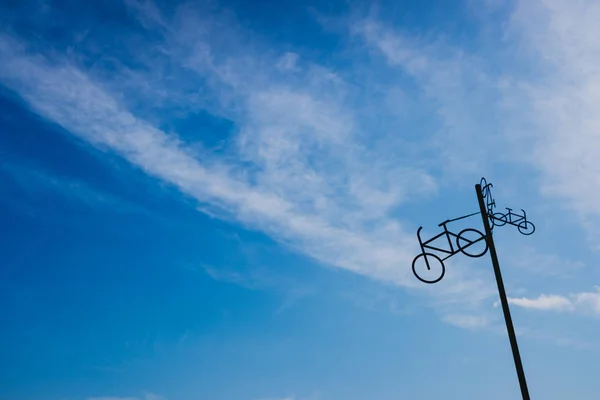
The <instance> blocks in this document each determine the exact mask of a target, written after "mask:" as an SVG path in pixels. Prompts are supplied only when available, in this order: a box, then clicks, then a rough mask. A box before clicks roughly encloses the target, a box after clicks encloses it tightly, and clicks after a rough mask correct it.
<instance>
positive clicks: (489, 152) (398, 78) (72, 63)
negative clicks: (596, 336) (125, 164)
mask: <svg viewBox="0 0 600 400" xmlns="http://www.w3.org/2000/svg"><path fill="white" fill-rule="evenodd" d="M492 3H493V2H491V3H490V7H497V4H495V5H494V4H492ZM583 3H586V2H582V4H583ZM126 4H127V5H128V6H129V7H130V9H131V10H132V12H134V13H135V15H136V16H137V18H138V21H139V22H140V24H141V26H142V27H143V28H144V29H146V30H150V31H152V33H153V35H152V38H153V39H152V41H151V42H149V43H148V45H147V46H136V47H135V49H133V48H127V47H125V48H123V49H120V50H122V52H123V53H124V54H127V56H128V57H132V59H133V60H135V61H136V62H137V63H139V64H141V65H143V66H144V67H143V68H140V69H139V70H136V69H133V68H131V67H124V66H123V65H118V66H117V67H116V68H115V71H111V74H102V73H98V72H97V70H94V71H92V70H89V69H85V68H84V67H82V65H81V63H79V62H78V61H77V58H73V57H70V56H68V55H60V54H59V55H57V54H52V55H48V54H42V53H40V52H38V51H37V50H35V49H34V48H33V47H31V46H28V44H27V43H26V42H24V41H23V40H21V39H20V38H18V37H16V36H14V35H11V34H9V33H6V32H5V33H3V34H1V35H0V59H1V60H2V63H0V80H1V81H2V83H3V84H4V85H6V86H8V87H9V88H11V89H13V90H15V91H16V92H18V93H19V94H20V95H21V96H22V97H23V98H24V99H25V100H26V101H27V102H28V103H29V104H30V106H31V107H32V108H33V109H34V110H36V111H37V112H38V113H39V114H41V115H43V116H44V117H45V118H48V119H49V120H51V121H53V122H55V123H57V124H60V125H61V126H63V127H64V128H66V129H67V130H69V131H70V132H72V133H73V134H75V135H78V136H80V137H81V138H83V139H85V140H87V141H89V142H90V143H92V144H94V145H95V146H97V147H99V148H101V149H105V150H106V151H112V152H116V153H118V154H120V155H121V156H122V157H124V158H125V159H127V160H128V161H130V162H131V163H132V164H134V165H136V166H138V167H139V168H141V169H142V170H144V171H145V172H146V173H148V174H150V175H152V176H155V177H157V178H159V179H161V180H163V181H165V182H168V183H169V184H172V185H174V186H175V187H177V188H178V189H179V190H180V191H181V192H182V193H183V194H185V195H187V196H190V197H192V198H194V199H196V200H197V201H198V202H199V203H200V204H201V209H202V210H204V211H205V212H210V213H211V214H213V215H217V216H219V217H221V218H225V219H229V220H232V221H237V222H239V223H242V224H244V225H245V226H247V227H250V228H252V229H256V230H261V231H263V232H265V233H267V234H268V235H270V236H272V237H273V238H275V239H276V240H278V241H279V242H280V243H284V244H285V245H287V246H289V247H290V248H293V249H295V250H297V251H299V252H301V253H303V254H305V255H307V256H309V257H312V258H314V259H316V260H318V261H319V262H321V263H323V264H326V265H330V266H335V267H339V268H344V269H347V270H350V271H353V272H355V273H358V274H362V275H365V276H369V277H372V278H376V279H380V280H384V281H388V282H393V283H394V284H396V285H399V286H402V287H405V288H410V289H416V288H423V287H422V286H421V285H419V284H418V282H417V281H415V279H414V278H413V277H412V275H411V271H410V268H409V267H408V266H410V263H411V261H412V258H413V256H414V255H415V254H416V253H417V251H418V249H417V246H416V241H415V238H414V233H413V230H412V229H413V228H414V227H413V226H412V225H414V224H415V223H416V222H413V221H411V219H410V215H409V214H410V212H407V213H402V211H403V207H409V206H415V205H416V204H417V203H418V202H419V201H421V200H423V199H425V198H432V197H435V196H436V195H437V193H438V191H439V189H440V188H442V187H443V188H447V187H449V186H450V185H453V184H456V183H457V182H460V181H462V180H463V179H469V180H471V178H472V179H473V181H475V180H476V179H478V178H479V177H480V175H481V173H482V172H485V171H489V170H490V169H492V167H493V165H494V164H495V163H505V162H507V161H512V162H515V163H520V162H521V157H522V156H523V155H524V154H526V153H528V151H526V148H525V147H524V146H517V147H515V149H516V150H512V149H511V148H510V147H509V146H502V147H498V146H496V144H497V142H498V141H499V138H502V140H506V141H508V143H509V144H515V143H519V141H518V140H520V138H519V139H517V138H518V136H517V135H516V134H511V132H523V131H524V130H526V129H527V128H529V127H531V126H536V127H543V128H544V130H542V131H541V132H543V133H542V134H529V135H527V136H526V137H525V138H524V139H523V140H524V141H525V143H527V145H531V146H532V147H533V148H535V151H534V154H533V160H532V161H531V165H533V166H534V167H536V168H538V169H539V170H540V171H542V173H543V175H544V186H543V187H544V188H545V192H544V193H546V194H550V195H556V194H558V195H560V196H562V197H564V198H568V199H570V200H569V201H571V203H572V204H574V205H575V208H576V209H577V210H578V212H579V213H580V214H581V215H584V214H585V213H590V212H591V213H596V211H600V209H599V208H598V204H600V202H598V201H597V200H598V199H600V189H599V187H600V182H598V181H597V180H596V178H594V176H595V175H594V174H595V172H594V171H596V170H597V169H598V167H599V166H600V164H598V163H597V161H595V160H596V159H597V158H595V156H594V154H595V153H593V149H594V146H593V143H595V141H596V138H597V136H595V133H596V125H594V124H593V122H594V121H595V120H596V117H595V111H593V104H595V103H594V99H596V94H595V92H593V90H595V89H593V88H595V87H596V86H599V85H595V84H594V82H595V79H596V74H595V73H594V70H593V68H592V67H591V66H593V65H595V64H594V59H593V58H590V57H592V56H581V57H580V56H579V55H580V54H582V53H586V52H591V53H593V50H594V49H595V46H596V44H595V43H594V42H593V40H586V41H584V43H579V44H577V46H578V47H577V48H578V49H579V50H580V52H573V51H571V50H569V48H571V46H572V45H574V42H575V41H577V35H576V34H571V33H570V32H571V31H572V30H570V28H569V29H567V28H565V27H564V26H563V25H561V23H560V21H566V22H565V23H567V22H568V21H570V19H569V18H575V17H574V16H573V15H572V13H573V12H581V13H584V14H588V15H595V13H596V11H595V10H596V9H597V8H598V7H597V6H594V7H592V8H591V10H592V12H591V13H588V12H584V7H581V9H580V10H579V11H577V7H575V8H574V9H575V10H576V11H573V10H569V11H568V12H563V11H564V10H562V6H561V5H560V4H558V3H557V2H553V1H545V2H542V1H531V2H527V3H526V2H523V1H522V2H517V6H516V9H515V10H514V13H513V15H512V17H511V19H510V26H509V28H508V35H510V34H512V35H513V36H515V37H516V38H517V39H514V38H513V40H514V41H517V42H527V43H530V44H531V46H532V47H535V50H536V51H537V52H539V54H541V55H544V54H546V55H548V54H550V55H551V56H549V57H550V61H552V60H554V61H553V63H552V64H551V65H546V64H547V60H548V58H544V57H541V56H540V57H539V58H536V59H535V60H534V61H535V68H534V69H541V70H543V71H544V74H542V75H541V76H540V77H537V78H536V79H530V80H527V78H528V77H527V74H526V73H524V72H523V71H521V70H519V68H513V67H511V68H507V69H505V70H501V71H498V70H497V68H496V67H497V66H496V65H493V62H490V61H489V60H487V61H486V59H484V58H482V57H478V56H476V55H475V52H469V51H467V50H465V49H463V48H461V46H460V45H457V44H456V43H451V42H450V41H449V40H446V39H442V38H434V39H433V40H430V39H424V38H423V37H414V36H410V35H407V34H405V33H402V32H400V31H398V30H395V29H392V28H390V27H389V26H386V25H385V24H383V23H381V22H379V21H378V20H377V19H375V18H367V19H358V20H352V21H351V22H350V23H349V26H348V32H346V33H350V34H351V35H353V37H354V38H358V40H359V41H360V42H361V45H359V46H358V49H352V51H355V52H360V51H364V50H365V49H366V53H368V54H366V55H365V54H361V55H362V58H361V57H357V60H364V58H365V57H367V58H368V60H369V61H368V62H366V63H365V62H364V61H357V62H356V64H352V65H350V66H344V67H342V66H337V65H338V64H336V62H335V61H336V60H335V59H334V58H335V57H334V56H332V59H331V60H329V61H328V62H326V63H321V64H319V63H316V62H314V61H313V60H310V59H308V58H306V57H304V56H303V55H302V54H301V52H299V51H298V52H293V51H290V49H285V50H284V51H278V50H277V49H273V48H270V47H269V46H268V45H266V44H264V42H263V41H262V40H261V39H259V38H256V37H255V36H253V35H252V33H251V32H247V31H244V30H243V29H242V28H240V27H239V26H237V25H236V24H235V21H231V20H230V19H227V18H230V17H227V16H223V15H218V16H214V15H211V18H207V17H206V14H207V13H203V12H202V10H200V11H199V10H198V9H196V8H194V6H191V5H186V6H183V7H180V8H178V9H177V10H175V11H174V12H173V13H169V16H168V17H167V16H165V15H166V14H163V13H161V10H160V9H159V8H158V7H157V6H155V5H154V4H153V3H152V2H138V1H135V0H128V1H127V2H126ZM540 10H544V12H543V13H542V14H540V16H536V18H534V19H533V22H532V23H530V24H525V21H529V20H530V18H528V17H530V16H532V15H537V14H535V13H536V12H537V11H540ZM219 18H225V19H226V21H227V23H226V24H219V23H218V22H215V21H218V20H219ZM557 21H558V22H557ZM568 26H570V27H571V28H572V29H573V30H577V29H579V31H577V32H580V33H582V34H583V33H585V34H588V33H589V32H592V33H593V32H595V31H594V30H595V29H597V28H596V27H595V25H594V23H593V22H590V23H589V24H581V25H577V26H575V25H573V24H571V25H568ZM584 30H586V31H585V32H584ZM596 36H597V35H595V36H594V35H591V36H585V37H596ZM550 38H555V39H560V40H552V39H550ZM504 45H507V44H504ZM124 46H125V45H124ZM498 53H501V54H503V55H502V56H503V57H507V56H506V52H504V53H502V51H501V50H499V51H498ZM374 54H375V55H377V56H374ZM495 56H496V55H495ZM560 57H562V58H560ZM572 59H573V60H575V61H577V62H580V67H577V68H579V69H576V68H575V67H573V66H571V67H568V68H563V67H560V66H561V65H562V64H563V62H564V63H566V61H569V63H570V64H573V63H571V62H570V61H572ZM508 61H509V62H507V65H511V66H512V65H513V61H514V62H516V63H517V64H518V65H519V66H520V67H521V68H522V69H525V68H524V67H523V65H524V64H526V62H527V60H526V59H524V58H520V54H517V55H515V56H514V59H510V60H508ZM555 64H556V65H555ZM574 68H575V69H574ZM581 68H583V71H584V72H585V74H581V76H580V75H577V76H576V77H575V74H576V72H577V71H582V69H581ZM406 76H408V77H409V78H408V79H409V80H410V81H407V78H406ZM529 78H530V77H529ZM572 78H573V79H575V78H576V79H575V80H574V81H573V82H575V86H573V84H572V83H569V82H571V79H572ZM357 82H363V83H364V84H357ZM415 87H416V89H415ZM199 88H200V89H199ZM584 89H585V90H584ZM577 90H581V91H582V93H584V95H580V94H577V93H576V91H577ZM519 96H521V97H519ZM571 98H574V99H579V100H578V103H577V107H576V108H577V110H576V111H578V112H577V113H575V114H572V113H571V112H570V111H568V110H571V109H572V108H573V107H571V105H570V104H571ZM528 102H530V103H528ZM548 102H550V103H551V104H549V103H548ZM165 104H169V105H171V106H176V107H178V109H180V110H181V112H183V113H184V114H185V113H192V112H195V111H198V110H204V111H208V112H209V113H211V114H212V115H214V116H217V117H219V118H227V119H229V120H230V121H233V123H234V126H235V128H234V130H233V133H232V134H231V135H230V136H228V137H227V138H226V140H224V141H223V142H224V143H223V144H222V145H221V148H220V151H219V152H218V154H216V153H215V152H212V151H211V149H209V148H208V147H204V146H202V145H199V144H197V143H189V141H187V140H186V139H184V136H183V135H182V134H181V132H171V131H167V130H165V129H161V128H160V125H161V124H160V123H161V122H163V121H162V120H161V110H162V108H161V107H163V106H165ZM398 104H400V106H398ZM148 109H152V110H155V109H158V110H159V111H158V112H153V113H152V115H150V113H148V112H146V111H144V110H148ZM417 109H418V110H419V112H420V113H421V114H420V115H419V116H418V117H417V114H418V113H416V112H415V110H417ZM584 111H585V112H587V114H589V115H585V114H584ZM508 113H510V118H505V117H506V116H507V114H508ZM530 114H531V116H530ZM425 116H426V117H425ZM557 118H558V119H557ZM425 120H426V121H427V123H429V124H430V125H429V126H427V127H426V128H423V127H422V126H421V125H422V124H423V122H422V121H425ZM382 121H385V123H384V122H382ZM583 121H588V122H583ZM513 128H514V129H513ZM574 131H577V132H584V133H583V134H582V135H581V136H578V137H577V139H575V140H571V136H570V135H571V132H574ZM482 132H485V134H482ZM547 132H550V133H549V134H548V133H547ZM590 143H591V144H590ZM581 152H582V153H581ZM581 154H583V157H580V156H579V155H581ZM582 163H584V164H582ZM573 165H577V166H578V167H577V168H579V169H582V170H585V172H584V173H583V172H582V173H580V174H579V173H577V172H578V171H579V170H573V168H574V167H573ZM596 175H598V174H596ZM436 176H442V177H443V178H444V183H441V182H440V180H439V178H436ZM573 176H576V179H572V177H573ZM459 177H460V178H459ZM527 184H529V183H527ZM522 185H525V183H523V184H522ZM581 189H585V192H586V193H587V195H588V196H587V197H586V198H585V199H581V198H580V197H581V196H578V195H575V194H574V193H577V190H581ZM594 199H595V200H594ZM592 203H593V204H592ZM407 209H408V208H407ZM596 214H597V213H596ZM399 216H401V217H399ZM408 227H410V230H409V228H408ZM481 276H482V275H481V274H480V273H478V272H477V271H475V270H474V269H473V268H472V267H471V265H470V264H469V263H468V262H464V263H462V264H461V268H455V269H453V270H452V274H448V277H447V278H446V279H445V280H444V281H443V282H442V283H441V284H440V285H439V286H438V287H437V288H436V291H431V292H432V293H433V292H435V293H436V296H441V297H442V298H443V299H444V301H445V302H449V303H452V304H453V305H454V306H455V307H461V306H460V304H462V305H463V306H464V307H467V308H469V311H472V309H471V308H473V307H476V306H477V305H480V304H484V302H485V300H486V299H489V297H490V295H492V294H493V293H494V292H493V285H490V283H491V282H489V281H488V280H484V279H483V278H481ZM423 289H424V290H425V291H427V292H429V291H430V288H423ZM537 301H538V303H537V304H541V303H540V301H539V299H537ZM570 301H572V299H570ZM585 301H589V300H585ZM446 311H447V312H446ZM446 311H445V312H446V318H445V320H446V321H447V322H450V323H454V324H456V325H460V326H465V327H476V326H479V325H482V324H485V323H486V321H487V320H486V318H485V317H479V316H473V315H479V314H477V313H475V314H471V313H463V312H458V311H456V310H446ZM459 311H460V310H459Z"/></svg>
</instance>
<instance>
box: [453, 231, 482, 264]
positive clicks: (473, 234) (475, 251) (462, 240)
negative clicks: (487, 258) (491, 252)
mask: <svg viewBox="0 0 600 400" xmlns="http://www.w3.org/2000/svg"><path fill="white" fill-rule="evenodd" d="M481 242H483V243H481ZM477 243H480V244H479V245H478V246H474V248H472V249H471V250H470V252H468V251H467V249H468V248H470V247H471V246H473V245H475V244H477ZM456 246H458V250H459V251H460V252H461V253H463V254H464V255H466V256H469V257H473V258H477V257H481V256H482V255H484V254H485V252H486V251H487V249H488V243H487V240H485V235H484V234H483V233H481V232H479V231H478V230H477V229H471V228H467V229H463V230H462V231H460V232H459V233H458V235H456Z"/></svg>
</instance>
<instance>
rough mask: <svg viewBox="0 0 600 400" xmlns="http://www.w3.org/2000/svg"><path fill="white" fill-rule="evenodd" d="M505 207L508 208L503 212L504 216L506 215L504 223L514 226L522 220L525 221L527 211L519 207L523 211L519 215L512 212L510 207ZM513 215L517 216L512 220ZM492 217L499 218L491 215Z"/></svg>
mask: <svg viewBox="0 0 600 400" xmlns="http://www.w3.org/2000/svg"><path fill="white" fill-rule="evenodd" d="M506 209H507V210H508V213H507V214H504V216H505V217H506V221H505V222H506V223H507V224H510V225H514V226H519V225H520V224H521V223H522V222H525V223H526V222H527V213H526V212H525V210H523V209H521V211H523V215H519V214H515V213H513V212H512V208H508V207H506ZM513 216H516V217H518V218H517V219H515V220H513V218H512V217H513ZM492 217H493V216H492ZM493 218H494V219H499V218H496V217H493Z"/></svg>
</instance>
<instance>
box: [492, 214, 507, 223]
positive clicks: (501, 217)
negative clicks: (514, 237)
mask: <svg viewBox="0 0 600 400" xmlns="http://www.w3.org/2000/svg"><path fill="white" fill-rule="evenodd" d="M490 221H492V224H493V225H494V226H502V225H505V224H506V222H507V220H506V215H505V214H502V213H495V214H493V215H491V216H490Z"/></svg>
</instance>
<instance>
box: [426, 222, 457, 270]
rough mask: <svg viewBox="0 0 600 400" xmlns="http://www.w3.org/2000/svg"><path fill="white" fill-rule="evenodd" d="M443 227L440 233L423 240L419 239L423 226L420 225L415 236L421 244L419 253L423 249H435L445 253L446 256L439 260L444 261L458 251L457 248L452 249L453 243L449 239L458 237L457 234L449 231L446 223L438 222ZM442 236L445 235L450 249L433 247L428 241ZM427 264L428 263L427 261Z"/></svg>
mask: <svg viewBox="0 0 600 400" xmlns="http://www.w3.org/2000/svg"><path fill="white" fill-rule="evenodd" d="M440 225H442V226H443V227H444V231H443V232H442V233H439V234H437V235H435V236H434V237H432V238H431V239H429V240H427V241H425V242H423V241H422V240H421V229H423V227H420V228H419V229H418V230H417V238H418V239H419V245H420V246H421V253H422V254H425V249H430V250H435V251H439V252H441V253H445V254H447V256H446V257H444V258H442V259H441V260H442V261H444V260H446V259H448V258H450V257H452V256H453V255H455V254H456V253H458V250H455V249H454V245H453V244H452V240H450V237H458V235H457V234H456V233H454V232H450V231H449V230H448V228H447V227H446V223H442V224H440ZM442 236H446V239H447V240H448V246H449V247H450V251H448V250H447V249H441V248H439V247H435V246H431V245H429V243H431V242H433V241H435V240H437V239H439V238H441V237H442ZM425 262H427V258H425ZM428 264H429V263H428Z"/></svg>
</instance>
